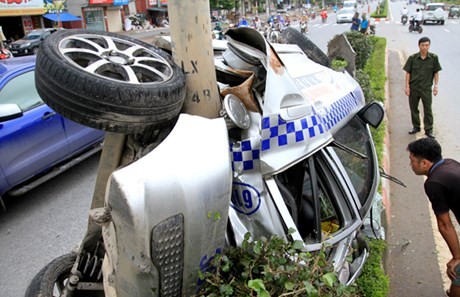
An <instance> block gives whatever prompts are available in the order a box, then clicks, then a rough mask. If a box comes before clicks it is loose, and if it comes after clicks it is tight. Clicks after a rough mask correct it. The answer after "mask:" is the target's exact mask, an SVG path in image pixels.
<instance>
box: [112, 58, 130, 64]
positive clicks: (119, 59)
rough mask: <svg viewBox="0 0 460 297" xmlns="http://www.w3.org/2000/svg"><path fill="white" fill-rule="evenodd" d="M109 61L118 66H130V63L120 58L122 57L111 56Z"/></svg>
mask: <svg viewBox="0 0 460 297" xmlns="http://www.w3.org/2000/svg"><path fill="white" fill-rule="evenodd" d="M108 60H109V61H110V62H112V63H114V64H118V65H126V64H128V61H127V60H126V59H125V58H123V57H120V56H109V57H108Z"/></svg>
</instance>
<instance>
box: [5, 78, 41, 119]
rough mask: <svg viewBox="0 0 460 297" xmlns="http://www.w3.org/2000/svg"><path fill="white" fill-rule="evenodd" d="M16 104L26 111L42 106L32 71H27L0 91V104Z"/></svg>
mask: <svg viewBox="0 0 460 297" xmlns="http://www.w3.org/2000/svg"><path fill="white" fill-rule="evenodd" d="M8 103H11V104H17V105H19V107H20V108H21V110H22V111H27V110H29V109H31V108H33V107H35V106H38V105H40V104H43V100H42V99H41V98H40V96H39V95H38V93H37V89H36V88H35V75H34V71H29V72H26V73H23V74H21V75H18V76H16V77H15V78H13V79H12V80H10V81H9V82H8V83H7V84H6V85H5V86H4V87H3V89H2V90H1V91H0V104H8Z"/></svg>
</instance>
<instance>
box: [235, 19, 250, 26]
mask: <svg viewBox="0 0 460 297" xmlns="http://www.w3.org/2000/svg"><path fill="white" fill-rule="evenodd" d="M248 26H249V24H248V21H247V20H246V18H245V17H242V18H241V20H240V21H239V22H238V26H237V27H248Z"/></svg>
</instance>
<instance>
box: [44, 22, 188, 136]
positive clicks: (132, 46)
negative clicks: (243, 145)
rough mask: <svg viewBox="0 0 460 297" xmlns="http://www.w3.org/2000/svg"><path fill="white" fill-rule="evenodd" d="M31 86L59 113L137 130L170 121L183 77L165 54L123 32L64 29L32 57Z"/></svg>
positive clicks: (107, 127) (115, 129)
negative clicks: (33, 81) (33, 84)
mask: <svg viewBox="0 0 460 297" xmlns="http://www.w3.org/2000/svg"><path fill="white" fill-rule="evenodd" d="M35 84H36V87H37V91H38V93H39V95H40V97H42V99H43V100H44V101H45V102H46V103H47V104H48V105H49V106H50V107H51V108H53V109H54V110H56V111H57V112H59V113H60V114H62V115H63V116H65V117H67V118H69V119H71V120H73V121H75V122H78V123H80V124H83V125H87V126H90V127H93V128H96V129H101V130H106V131H110V132H116V133H124V134H137V133H142V132H143V131H145V130H147V129H150V128H157V127H159V126H161V125H164V124H166V123H168V122H171V121H172V120H174V119H175V118H177V115H178V114H179V113H180V110H181V108H182V104H183V102H184V98H185V77H184V74H183V72H182V70H181V69H180V68H179V67H178V66H177V65H176V64H174V62H173V60H172V58H171V56H170V55H168V54H167V53H165V52H164V51H162V50H160V49H159V48H157V47H155V46H152V45H149V44H147V43H144V42H142V41H140V40H137V39H134V38H130V37H128V36H124V35H118V34H114V33H110V32H104V31H93V30H63V31H59V32H56V33H54V34H52V35H50V36H49V37H48V38H46V39H45V40H44V41H43V43H42V45H41V47H40V51H39V52H38V55H37V62H36V70H35Z"/></svg>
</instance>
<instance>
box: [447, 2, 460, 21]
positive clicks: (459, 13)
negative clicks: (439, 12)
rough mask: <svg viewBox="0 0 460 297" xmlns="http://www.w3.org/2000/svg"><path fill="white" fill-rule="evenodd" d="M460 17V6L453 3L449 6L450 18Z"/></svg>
mask: <svg viewBox="0 0 460 297" xmlns="http://www.w3.org/2000/svg"><path fill="white" fill-rule="evenodd" d="M455 17H457V18H460V7H458V6H456V5H452V6H451V7H450V8H449V14H448V18H449V19H451V18H455Z"/></svg>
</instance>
